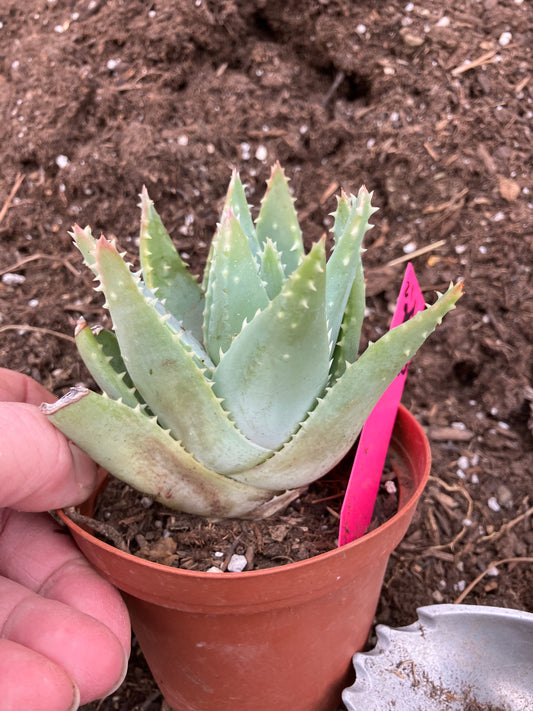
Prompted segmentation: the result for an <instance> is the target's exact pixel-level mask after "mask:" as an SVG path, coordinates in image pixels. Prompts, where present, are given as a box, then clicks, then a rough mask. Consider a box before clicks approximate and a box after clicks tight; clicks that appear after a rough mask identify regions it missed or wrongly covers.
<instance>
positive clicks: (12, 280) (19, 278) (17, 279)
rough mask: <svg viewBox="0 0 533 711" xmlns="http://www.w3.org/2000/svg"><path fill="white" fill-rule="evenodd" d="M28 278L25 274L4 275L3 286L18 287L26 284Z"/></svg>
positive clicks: (8, 273)
mask: <svg viewBox="0 0 533 711" xmlns="http://www.w3.org/2000/svg"><path fill="white" fill-rule="evenodd" d="M25 281H26V277H25V276H24V274H13V273H12V272H7V273H6V274H2V284H6V285H7V286H18V285H19V284H24V282H25Z"/></svg>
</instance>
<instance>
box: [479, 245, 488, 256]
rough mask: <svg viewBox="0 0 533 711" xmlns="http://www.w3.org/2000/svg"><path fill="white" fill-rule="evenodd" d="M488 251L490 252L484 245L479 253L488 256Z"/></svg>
mask: <svg viewBox="0 0 533 711" xmlns="http://www.w3.org/2000/svg"><path fill="white" fill-rule="evenodd" d="M487 251H488V250H487V248H486V247H485V245H484V244H482V245H481V246H480V247H479V253H480V254H487Z"/></svg>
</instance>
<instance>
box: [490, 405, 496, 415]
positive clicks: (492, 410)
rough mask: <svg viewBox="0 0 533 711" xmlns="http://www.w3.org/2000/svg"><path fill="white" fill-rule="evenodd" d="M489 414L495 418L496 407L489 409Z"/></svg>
mask: <svg viewBox="0 0 533 711" xmlns="http://www.w3.org/2000/svg"><path fill="white" fill-rule="evenodd" d="M490 414H491V415H492V416H493V417H496V415H497V414H498V408H497V407H491V408H490Z"/></svg>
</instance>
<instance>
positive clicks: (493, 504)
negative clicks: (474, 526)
mask: <svg viewBox="0 0 533 711" xmlns="http://www.w3.org/2000/svg"><path fill="white" fill-rule="evenodd" d="M487 506H488V507H489V509H490V510H491V511H496V512H498V511H501V506H500V504H499V503H498V500H497V498H496V497H495V496H491V497H490V499H489V500H488V501H487Z"/></svg>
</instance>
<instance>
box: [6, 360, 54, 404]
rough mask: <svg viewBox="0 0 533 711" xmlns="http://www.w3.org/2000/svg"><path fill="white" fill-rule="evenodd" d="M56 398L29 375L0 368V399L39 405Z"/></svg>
mask: <svg viewBox="0 0 533 711" xmlns="http://www.w3.org/2000/svg"><path fill="white" fill-rule="evenodd" d="M55 400H56V398H55V397H54V396H53V395H52V394H51V393H49V392H48V390H46V388H43V386H42V385H39V383H37V382H36V381H35V380H33V378H30V377H29V375H24V373H16V372H15V371H14V370H8V368H0V401H5V402H27V403H29V404H30V405H40V404H41V403H42V402H54V401H55Z"/></svg>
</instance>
